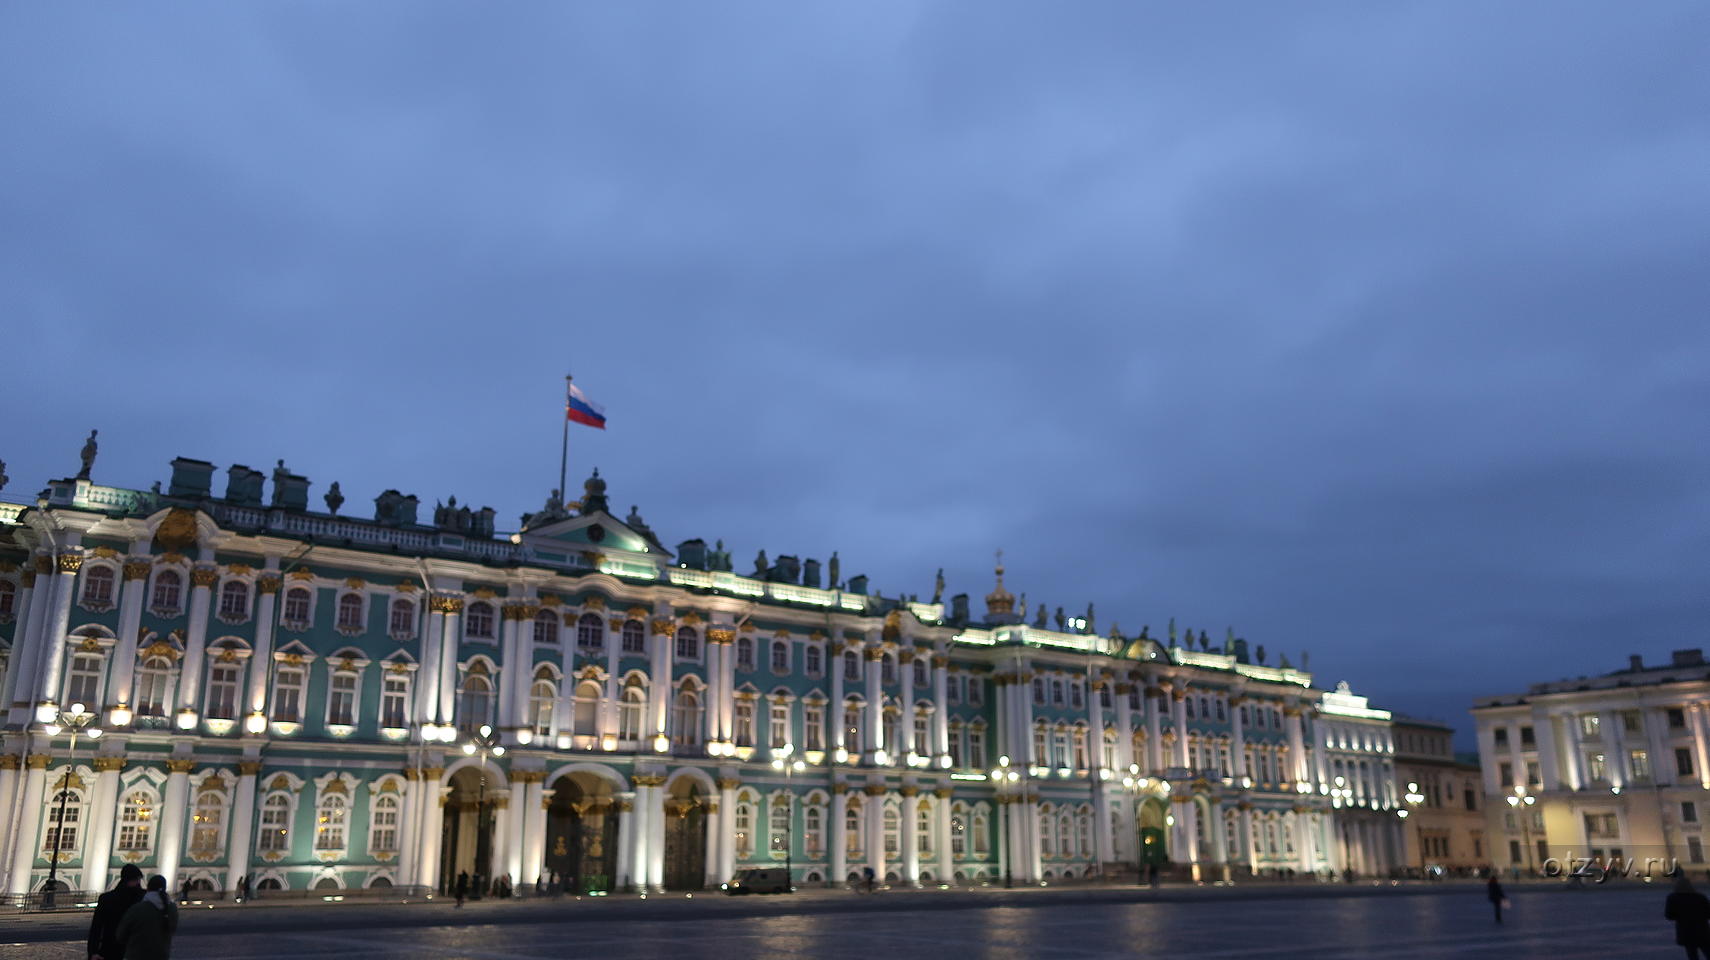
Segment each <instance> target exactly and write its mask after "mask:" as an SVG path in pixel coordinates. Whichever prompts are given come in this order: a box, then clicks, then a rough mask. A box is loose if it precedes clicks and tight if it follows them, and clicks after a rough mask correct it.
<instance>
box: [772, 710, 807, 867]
mask: <svg viewBox="0 0 1710 960" xmlns="http://www.w3.org/2000/svg"><path fill="white" fill-rule="evenodd" d="M782 749H783V755H782V756H778V757H774V758H772V769H773V770H780V771H782V772H783V774H784V785H785V789H784V793H785V797H786V799H785V801H784V802H785V803H787V804H788V805H789V806H788V807H786V808H785V809H787V810H788V811H789V815H788V816H787V817H785V824H786V825H785V827H784V876H785V878H786V879H787V883H786V885H787V886H788V887H789V888H790V892H792V893H793V892H795V889H796V873H795V869H796V868H795V847H796V791H795V786H794V784H795V776H796V774H797V773H800V772H801V771H803V770H806V769H807V764H806V763H803V762H802V761H801V760H791V759H789V756H790V754H792V753H795V752H796V750H795V745H794V744H789V743H786V744H784V746H783V748H782Z"/></svg>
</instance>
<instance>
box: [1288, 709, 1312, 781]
mask: <svg viewBox="0 0 1710 960" xmlns="http://www.w3.org/2000/svg"><path fill="white" fill-rule="evenodd" d="M1283 726H1285V727H1287V728H1288V759H1289V766H1290V768H1291V769H1290V770H1289V771H1288V778H1289V779H1290V780H1292V781H1294V782H1295V783H1308V782H1310V781H1311V778H1312V777H1311V774H1310V773H1309V772H1308V769H1307V766H1306V735H1305V733H1304V731H1303V730H1302V729H1301V725H1300V707H1298V706H1296V705H1294V704H1290V705H1289V706H1286V707H1284V708H1283Z"/></svg>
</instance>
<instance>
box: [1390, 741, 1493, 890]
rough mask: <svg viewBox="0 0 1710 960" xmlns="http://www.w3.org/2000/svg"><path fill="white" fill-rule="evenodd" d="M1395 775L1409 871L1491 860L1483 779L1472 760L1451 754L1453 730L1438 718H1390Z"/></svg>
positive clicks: (1455, 869)
mask: <svg viewBox="0 0 1710 960" xmlns="http://www.w3.org/2000/svg"><path fill="white" fill-rule="evenodd" d="M1394 732H1395V779H1396V783H1397V784H1399V785H1400V787H1401V788H1402V790H1403V797H1402V799H1403V801H1404V802H1405V804H1406V807H1405V809H1406V810H1407V813H1408V816H1407V821H1406V823H1405V824H1404V831H1403V833H1404V835H1405V839H1406V848H1407V858H1406V865H1407V867H1408V870H1409V872H1412V871H1419V872H1421V873H1423V872H1424V871H1426V870H1427V869H1429V870H1431V871H1432V872H1434V873H1441V874H1447V875H1450V876H1458V875H1468V874H1472V873H1475V872H1477V871H1478V870H1479V868H1481V867H1485V866H1488V865H1489V864H1490V850H1489V847H1488V846H1487V844H1486V842H1485V816H1484V805H1485V801H1484V784H1483V782H1482V780H1481V778H1480V776H1479V767H1478V764H1476V763H1467V762H1465V761H1462V760H1459V759H1457V758H1456V757H1455V747H1454V737H1455V731H1454V730H1453V729H1452V728H1450V727H1447V726H1444V725H1443V724H1440V723H1430V722H1428V721H1424V720H1411V719H1406V718H1402V717H1397V718H1396V719H1395V726H1394Z"/></svg>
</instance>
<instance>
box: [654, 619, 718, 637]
mask: <svg viewBox="0 0 1710 960" xmlns="http://www.w3.org/2000/svg"><path fill="white" fill-rule="evenodd" d="M650 626H651V628H652V630H653V635H654V636H656V637H669V636H672V635H674V634H675V633H676V632H677V625H676V624H675V623H673V622H672V621H670V620H668V619H666V618H665V617H655V618H654V620H653V623H652V624H651V625H650ZM719 633H722V634H724V635H725V636H726V637H729V635H730V631H729V630H723V631H720V630H708V631H707V642H708V643H720V642H724V643H728V642H729V640H728V639H727V640H724V641H719V640H716V639H714V638H713V637H714V634H719Z"/></svg>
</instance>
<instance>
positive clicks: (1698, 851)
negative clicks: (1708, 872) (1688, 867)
mask: <svg viewBox="0 0 1710 960" xmlns="http://www.w3.org/2000/svg"><path fill="white" fill-rule="evenodd" d="M1686 859H1687V860H1690V861H1691V862H1693V863H1703V862H1704V841H1703V840H1700V839H1699V838H1697V837H1687V838H1686Z"/></svg>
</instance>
